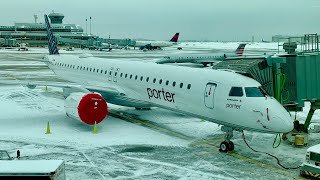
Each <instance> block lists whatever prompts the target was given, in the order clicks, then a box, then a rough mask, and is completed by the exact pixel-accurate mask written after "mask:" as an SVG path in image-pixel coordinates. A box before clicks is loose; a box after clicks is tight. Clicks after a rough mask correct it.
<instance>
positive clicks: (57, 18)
mask: <svg viewBox="0 0 320 180" xmlns="http://www.w3.org/2000/svg"><path fill="white" fill-rule="evenodd" d="M49 18H50V21H51V24H62V20H63V18H64V15H63V14H61V13H55V12H52V13H50V14H49Z"/></svg>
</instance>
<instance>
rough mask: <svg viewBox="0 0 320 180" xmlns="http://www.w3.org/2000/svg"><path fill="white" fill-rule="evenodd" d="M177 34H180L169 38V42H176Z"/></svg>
mask: <svg viewBox="0 0 320 180" xmlns="http://www.w3.org/2000/svg"><path fill="white" fill-rule="evenodd" d="M179 34H180V33H176V34H175V35H174V36H173V37H172V38H171V40H170V42H178V38H179Z"/></svg>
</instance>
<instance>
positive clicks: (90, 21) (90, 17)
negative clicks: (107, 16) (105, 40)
mask: <svg viewBox="0 0 320 180" xmlns="http://www.w3.org/2000/svg"><path fill="white" fill-rule="evenodd" d="M90 34H91V16H90Z"/></svg>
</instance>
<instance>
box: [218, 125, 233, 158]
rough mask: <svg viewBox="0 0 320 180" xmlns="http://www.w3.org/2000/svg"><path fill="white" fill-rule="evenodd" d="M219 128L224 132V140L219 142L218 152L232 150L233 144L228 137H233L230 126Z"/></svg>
mask: <svg viewBox="0 0 320 180" xmlns="http://www.w3.org/2000/svg"><path fill="white" fill-rule="evenodd" d="M221 130H222V131H223V132H226V135H225V141H223V142H221V144H220V149H219V151H220V152H225V153H226V152H228V151H233V150H234V144H233V142H232V141H230V139H231V138H232V137H233V129H232V128H230V127H226V126H222V127H221Z"/></svg>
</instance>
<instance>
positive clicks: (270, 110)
mask: <svg viewBox="0 0 320 180" xmlns="http://www.w3.org/2000/svg"><path fill="white" fill-rule="evenodd" d="M45 22H46V26H47V32H48V40H49V55H48V56H46V57H45V62H46V64H48V66H49V68H50V69H51V70H53V71H54V73H55V74H56V75H57V76H59V77H61V78H63V79H65V80H69V81H71V82H73V83H75V84H77V85H73V84H71V83H70V84H69V85H68V84H64V85H61V84H60V85H56V86H59V87H63V91H64V95H65V97H66V100H65V102H66V112H67V114H68V116H70V117H73V118H75V119H78V120H80V121H82V122H83V123H86V124H90V125H92V124H94V123H95V122H96V123H99V122H101V121H102V120H103V119H105V117H106V116H107V114H108V107H107V103H112V104H117V105H122V106H130V107H136V108H150V107H160V108H164V109H168V110H172V111H176V112H179V113H184V114H187V115H190V116H193V117H197V118H201V119H205V120H207V121H211V122H214V123H217V124H221V125H223V126H222V130H223V131H225V132H226V133H227V135H226V140H225V141H223V142H222V143H221V144H220V149H221V151H223V152H227V151H231V150H233V149H234V145H233V143H232V141H230V139H231V137H232V135H233V133H232V132H233V131H234V130H237V131H239V130H249V131H257V132H264V133H284V132H289V131H291V130H292V129H293V122H292V120H291V118H290V116H289V113H288V112H287V111H286V110H285V109H284V108H283V107H282V105H281V104H280V103H278V101H277V100H275V99H274V98H273V97H270V96H268V95H267V94H266V93H265V92H264V91H263V89H262V88H261V85H260V84H259V83H258V82H257V81H255V80H253V79H251V78H249V77H245V76H243V75H240V74H237V73H235V72H230V71H223V70H213V69H198V68H190V67H179V66H170V65H163V64H155V63H146V62H136V61H135V62H132V61H124V60H117V59H101V58H95V57H92V56H76V55H59V52H58V49H57V47H56V41H55V39H54V37H53V34H52V32H51V28H50V24H49V21H48V18H47V15H45ZM38 85H39V84H38ZM47 85H50V84H47ZM53 86H54V84H53Z"/></svg>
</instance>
